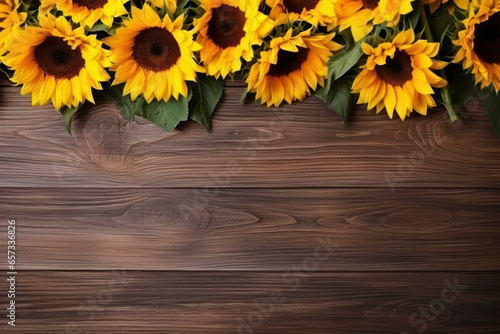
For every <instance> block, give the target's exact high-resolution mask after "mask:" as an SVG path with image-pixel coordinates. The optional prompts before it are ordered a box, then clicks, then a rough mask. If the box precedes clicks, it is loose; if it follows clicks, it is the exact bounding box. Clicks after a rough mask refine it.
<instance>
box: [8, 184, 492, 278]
mask: <svg viewBox="0 0 500 334" xmlns="http://www.w3.org/2000/svg"><path fill="white" fill-rule="evenodd" d="M499 199H500V196H499V191H498V190H485V189H440V190H439V189H422V188H415V189H403V188H401V189H398V190H397V191H395V192H391V191H390V190H389V189H383V188H381V189H351V188H347V189H212V190H209V191H206V190H199V189H198V190H192V189H102V188H101V189H86V188H81V189H66V188H60V189H55V188H54V189H37V188H34V189H27V188H26V189H8V188H7V189H2V191H1V195H0V212H2V214H3V217H5V219H16V221H17V229H18V230H17V248H18V249H17V267H18V269H29V270H34V269H43V270H47V269H50V270H70V269H75V270H78V269H81V270H84V269H92V270H107V269H131V270H288V269H289V268H291V267H293V266H295V265H300V264H301V263H302V262H303V261H306V262H307V261H308V260H310V259H311V257H313V258H316V256H318V257H324V258H323V259H322V260H321V261H320V262H319V266H318V271H332V270H335V271H373V270H376V271H380V270H390V271H400V270H403V271H404V270H500V244H499V242H498V240H500V229H498V217H500V206H499V205H498V204H499ZM5 244H6V238H1V242H0V248H6V246H5ZM315 252H317V254H316V253H315ZM1 266H2V268H4V266H6V262H4V263H1Z"/></svg>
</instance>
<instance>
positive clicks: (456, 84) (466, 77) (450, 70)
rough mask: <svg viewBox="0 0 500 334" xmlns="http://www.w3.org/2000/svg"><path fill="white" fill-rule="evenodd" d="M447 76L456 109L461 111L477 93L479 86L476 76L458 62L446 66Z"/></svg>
mask: <svg viewBox="0 0 500 334" xmlns="http://www.w3.org/2000/svg"><path fill="white" fill-rule="evenodd" d="M446 77H447V79H448V83H449V87H450V94H451V100H452V103H453V105H454V106H455V110H457V111H459V110H460V109H462V108H463V106H465V105H466V104H467V102H469V101H470V99H471V98H472V97H473V96H474V95H475V94H476V91H477V87H476V84H475V82H474V77H473V76H472V75H471V74H470V73H467V72H465V71H464V70H462V68H461V66H459V65H456V64H449V65H448V66H447V67H446Z"/></svg>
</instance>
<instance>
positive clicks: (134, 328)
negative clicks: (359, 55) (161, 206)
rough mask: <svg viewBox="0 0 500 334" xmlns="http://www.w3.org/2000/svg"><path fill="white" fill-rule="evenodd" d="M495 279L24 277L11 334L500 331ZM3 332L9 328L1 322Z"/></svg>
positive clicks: (457, 275)
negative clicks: (14, 324) (18, 333)
mask: <svg viewBox="0 0 500 334" xmlns="http://www.w3.org/2000/svg"><path fill="white" fill-rule="evenodd" d="M499 279H500V275H499V273H498V272H483V273H463V272H446V273H442V272H432V273H428V272H427V273H422V272H416V273H398V274H397V275H395V274H394V273H364V274H359V273H357V274H355V273H317V272H305V271H303V272H296V273H290V272H289V273H248V272H203V271H197V272H127V271H118V272H64V271H62V272H51V271H48V272H47V271H43V272H32V271H26V272H24V271H23V272H20V273H19V274H18V277H17V282H16V283H17V291H18V296H16V306H17V319H16V328H15V329H16V331H21V332H22V333H40V332H44V333H49V332H50V333H78V332H80V333H97V332H101V333H102V332H106V333H124V332H141V333H146V332H154V333H167V332H168V333H217V334H219V333H291V334H294V333H297V334H298V333H301V334H302V333H380V334H381V333H384V334H386V333H405V332H408V333H418V331H419V330H421V331H420V332H425V333H453V334H465V333H467V334H468V333H498V332H499V331H500V317H499V316H498V309H499V307H500V291H499V290H498V284H497V282H498V281H499ZM449 286H451V287H452V288H453V289H450V288H449ZM414 313H415V314H414ZM425 314H427V315H425ZM412 315H413V316H412ZM0 326H2V328H3V329H5V328H6V324H5V321H3V322H2V323H1V325H0ZM424 326H425V327H424ZM2 332H5V330H2Z"/></svg>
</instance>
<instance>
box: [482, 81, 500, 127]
mask: <svg viewBox="0 0 500 334" xmlns="http://www.w3.org/2000/svg"><path fill="white" fill-rule="evenodd" d="M481 95H482V96H483V101H484V106H485V108H486V112H487V113H488V117H489V118H490V121H491V123H493V128H494V129H495V132H496V133H497V134H498V135H500V96H498V95H497V94H496V93H495V90H494V89H493V87H491V86H490V87H487V88H485V89H483V90H481Z"/></svg>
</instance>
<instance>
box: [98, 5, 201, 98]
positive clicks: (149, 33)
mask: <svg viewBox="0 0 500 334" xmlns="http://www.w3.org/2000/svg"><path fill="white" fill-rule="evenodd" d="M183 24H184V15H181V16H179V17H178V18H177V19H175V21H172V20H171V19H170V17H169V16H168V15H166V16H165V17H164V18H160V16H159V15H158V13H157V12H156V11H155V10H154V9H153V8H152V7H150V6H149V5H144V6H143V7H142V9H139V8H137V7H132V17H131V18H130V19H128V20H126V21H125V22H124V26H123V27H121V28H118V30H117V31H116V35H114V36H111V37H108V38H106V39H105V40H104V43H105V44H107V45H109V46H110V47H111V56H110V60H111V62H112V65H111V66H110V70H111V71H115V72H116V74H115V80H114V81H113V85H117V84H120V83H125V87H124V91H123V95H127V94H130V97H131V98H132V100H135V99H136V98H137V96H139V95H141V94H143V95H144V97H145V98H146V100H147V101H148V102H151V101H152V100H153V99H154V98H156V99H157V100H162V99H163V100H164V101H168V100H169V99H170V97H172V96H173V97H174V98H176V99H177V98H178V97H179V95H182V96H187V94H188V88H187V85H186V80H189V81H196V71H198V72H203V68H202V67H200V66H199V65H198V64H197V63H196V61H195V59H194V54H193V52H195V51H199V50H200V49H201V46H200V45H199V44H198V43H196V42H195V41H193V33H194V32H193V31H187V30H184V29H183V28H182V26H183Z"/></svg>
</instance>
